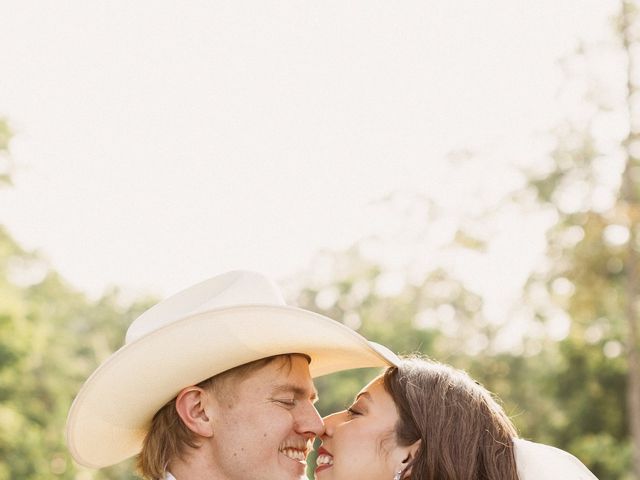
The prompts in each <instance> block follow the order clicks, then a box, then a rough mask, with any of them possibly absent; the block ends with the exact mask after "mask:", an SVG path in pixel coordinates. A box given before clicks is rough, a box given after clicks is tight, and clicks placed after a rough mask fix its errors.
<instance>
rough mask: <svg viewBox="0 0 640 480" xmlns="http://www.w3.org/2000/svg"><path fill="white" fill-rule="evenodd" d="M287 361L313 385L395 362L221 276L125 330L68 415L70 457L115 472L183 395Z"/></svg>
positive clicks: (245, 281)
mask: <svg viewBox="0 0 640 480" xmlns="http://www.w3.org/2000/svg"><path fill="white" fill-rule="evenodd" d="M286 353H302V354H305V355H307V356H308V357H309V358H310V359H311V363H310V365H309V369H310V371H311V375H312V376H314V377H317V376H320V375H325V374H328V373H332V372H336V371H339V370H345V369H349V368H360V367H383V366H387V365H393V364H396V363H397V362H398V359H397V357H396V356H395V355H394V354H393V353H392V352H391V351H390V350H388V349H386V348H385V347H383V346H381V345H377V344H374V343H372V342H368V341H367V340H366V339H365V338H364V337H362V336H361V335H359V334H357V333H356V332H354V331H353V330H351V329H349V328H348V327H346V326H344V325H342V324H341V323H338V322H336V321H334V320H331V319H329V318H327V317H324V316H322V315H319V314H316V313H313V312H310V311H307V310H302V309H300V308H295V307H291V306H287V305H286V304H285V302H284V300H283V298H282V295H281V294H280V292H279V290H278V288H277V287H276V286H275V285H274V284H273V283H272V282H271V281H270V280H269V279H267V278H265V277H264V276H262V275H260V274H257V273H254V272H246V271H235V272H229V273H225V274H222V275H219V276H217V277H214V278H212V279H210V280H206V281H204V282H202V283H199V284H197V285H194V286H193V287H190V288H187V289H186V290H183V291H182V292H180V293H178V294H176V295H174V296H172V297H170V298H168V299H166V300H164V301H162V302H160V303H158V304H157V305H155V306H154V307H152V308H150V309H149V310H147V311H146V312H145V313H143V314H142V315H141V316H140V317H138V318H137V319H136V320H135V321H134V322H133V323H132V324H131V326H130V327H129V329H128V330H127V335H126V339H125V345H124V346H123V347H122V348H120V349H119V350H118V351H116V352H115V353H114V354H112V355H111V356H110V357H109V358H107V360H106V361H105V362H103V363H102V365H100V367H98V369H97V370H96V371H95V372H94V373H93V374H92V375H91V376H90V377H89V379H88V380H87V381H86V382H85V384H84V385H83V386H82V388H81V390H80V392H79V393H78V396H77V397H76V399H75V400H74V402H73V405H71V409H70V410H69V416H68V418H67V429H66V433H67V444H68V446H69V450H70V451H71V454H72V456H73V458H74V459H75V460H76V461H77V462H78V463H80V464H81V465H84V466H87V467H91V468H102V467H106V466H109V465H114V464H116V463H118V462H120V461H122V460H125V459H127V458H129V457H131V456H133V455H135V454H137V453H138V452H139V451H140V449H141V446H142V441H143V439H144V436H145V434H146V431H147V428H148V426H149V424H150V421H151V419H152V417H153V415H154V414H155V413H156V412H157V411H158V410H159V409H160V408H161V407H162V406H163V405H164V404H166V403H167V402H168V401H169V400H171V399H172V398H173V397H175V396H176V395H177V393H178V392H179V391H180V390H181V389H182V388H184V387H187V386H189V385H195V384H197V383H199V382H201V381H203V380H205V379H207V378H209V377H211V376H213V375H216V374H218V373H221V372H224V371H225V370H228V369H230V368H233V367H236V366H238V365H242V364H245V363H248V362H252V361H254V360H258V359H261V358H265V357H270V356H273V355H279V354H286Z"/></svg>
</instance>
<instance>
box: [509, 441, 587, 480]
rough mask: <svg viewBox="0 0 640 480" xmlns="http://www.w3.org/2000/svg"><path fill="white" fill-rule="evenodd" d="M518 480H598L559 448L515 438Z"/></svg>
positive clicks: (575, 459)
mask: <svg viewBox="0 0 640 480" xmlns="http://www.w3.org/2000/svg"><path fill="white" fill-rule="evenodd" d="M513 446H514V453H515V457H516V465H517V467H518V478H519V479H520V480H598V479H597V478H596V476H595V475H594V474H593V473H591V472H590V471H589V469H588V468H587V467H585V466H584V465H583V464H582V462H581V461H580V460H578V459H577V458H576V457H574V456H573V455H571V454H570V453H567V452H565V451H564V450H560V449H559V448H554V447H550V446H549V445H543V444H541V443H534V442H529V441H528V440H522V439H520V438H515V439H514V440H513Z"/></svg>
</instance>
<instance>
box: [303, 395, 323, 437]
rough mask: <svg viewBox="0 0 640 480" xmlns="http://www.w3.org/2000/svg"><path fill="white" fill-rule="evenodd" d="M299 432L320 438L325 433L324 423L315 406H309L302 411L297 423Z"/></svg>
mask: <svg viewBox="0 0 640 480" xmlns="http://www.w3.org/2000/svg"><path fill="white" fill-rule="evenodd" d="M296 427H297V430H298V431H299V432H300V433H304V434H307V435H308V436H310V437H311V436H314V437H319V436H320V435H322V434H323V433H324V422H323V421H322V417H321V416H320V414H319V413H318V410H316V407H314V406H313V404H311V403H309V404H307V405H306V406H305V407H304V408H303V409H302V410H301V411H300V415H299V416H298V418H297V422H296Z"/></svg>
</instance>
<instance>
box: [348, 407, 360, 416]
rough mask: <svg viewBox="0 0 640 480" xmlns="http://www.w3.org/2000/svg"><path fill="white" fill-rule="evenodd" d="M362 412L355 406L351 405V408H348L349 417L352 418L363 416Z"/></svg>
mask: <svg viewBox="0 0 640 480" xmlns="http://www.w3.org/2000/svg"><path fill="white" fill-rule="evenodd" d="M362 413H363V412H362V411H360V409H358V408H357V407H356V406H355V405H351V406H350V407H347V415H349V416H350V417H355V416H358V415H362Z"/></svg>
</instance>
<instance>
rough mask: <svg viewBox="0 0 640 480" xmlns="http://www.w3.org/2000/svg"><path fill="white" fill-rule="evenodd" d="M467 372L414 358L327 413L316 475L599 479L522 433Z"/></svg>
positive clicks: (333, 478) (328, 478) (347, 478)
mask: <svg viewBox="0 0 640 480" xmlns="http://www.w3.org/2000/svg"><path fill="white" fill-rule="evenodd" d="M516 436H517V434H516V430H515V427H514V426H513V424H512V423H511V421H510V420H509V418H508V417H507V415H506V414H505V413H504V411H503V410H502V408H501V407H500V405H498V403H497V402H496V401H495V400H494V399H493V398H492V396H491V394H490V393H489V392H488V391H487V390H486V389H485V388H483V387H482V386H481V385H479V384H478V383H477V382H475V381H473V380H472V379H471V378H470V377H469V376H468V375H467V374H466V373H464V372H462V371H460V370H456V369H454V368H452V367H449V366H447V365H442V364H438V363H434V362H431V361H427V360H423V359H419V358H408V359H404V360H401V361H400V363H399V364H398V365H397V366H394V367H390V368H389V369H387V370H386V371H385V373H384V374H383V375H381V376H379V377H378V378H376V379H374V380H373V381H372V382H371V383H369V384H368V385H367V386H366V387H365V388H364V389H363V390H362V391H361V392H360V393H359V394H358V395H357V396H356V400H355V402H354V403H353V405H352V406H351V407H349V408H348V409H347V410H345V411H343V412H338V413H335V414H333V415H330V416H328V417H326V418H325V433H324V434H323V435H322V437H321V438H322V446H321V448H320V449H319V450H318V459H317V467H316V479H317V480H352V479H354V478H366V479H367V480H378V479H380V480H391V479H394V480H401V479H419V480H423V479H426V480H454V479H455V480H472V479H474V480H475V479H482V480H545V479H562V480H583V479H584V480H593V479H595V478H596V477H595V476H594V475H593V474H592V473H591V472H589V470H587V468H586V467H585V466H584V465H582V463H580V461H579V460H577V459H576V458H575V457H573V456H571V455H569V454H568V453H566V452H563V451H562V450H558V449H555V448H552V447H548V446H546V445H540V444H535V443H532V442H527V441H525V440H520V439H517V438H516Z"/></svg>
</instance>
